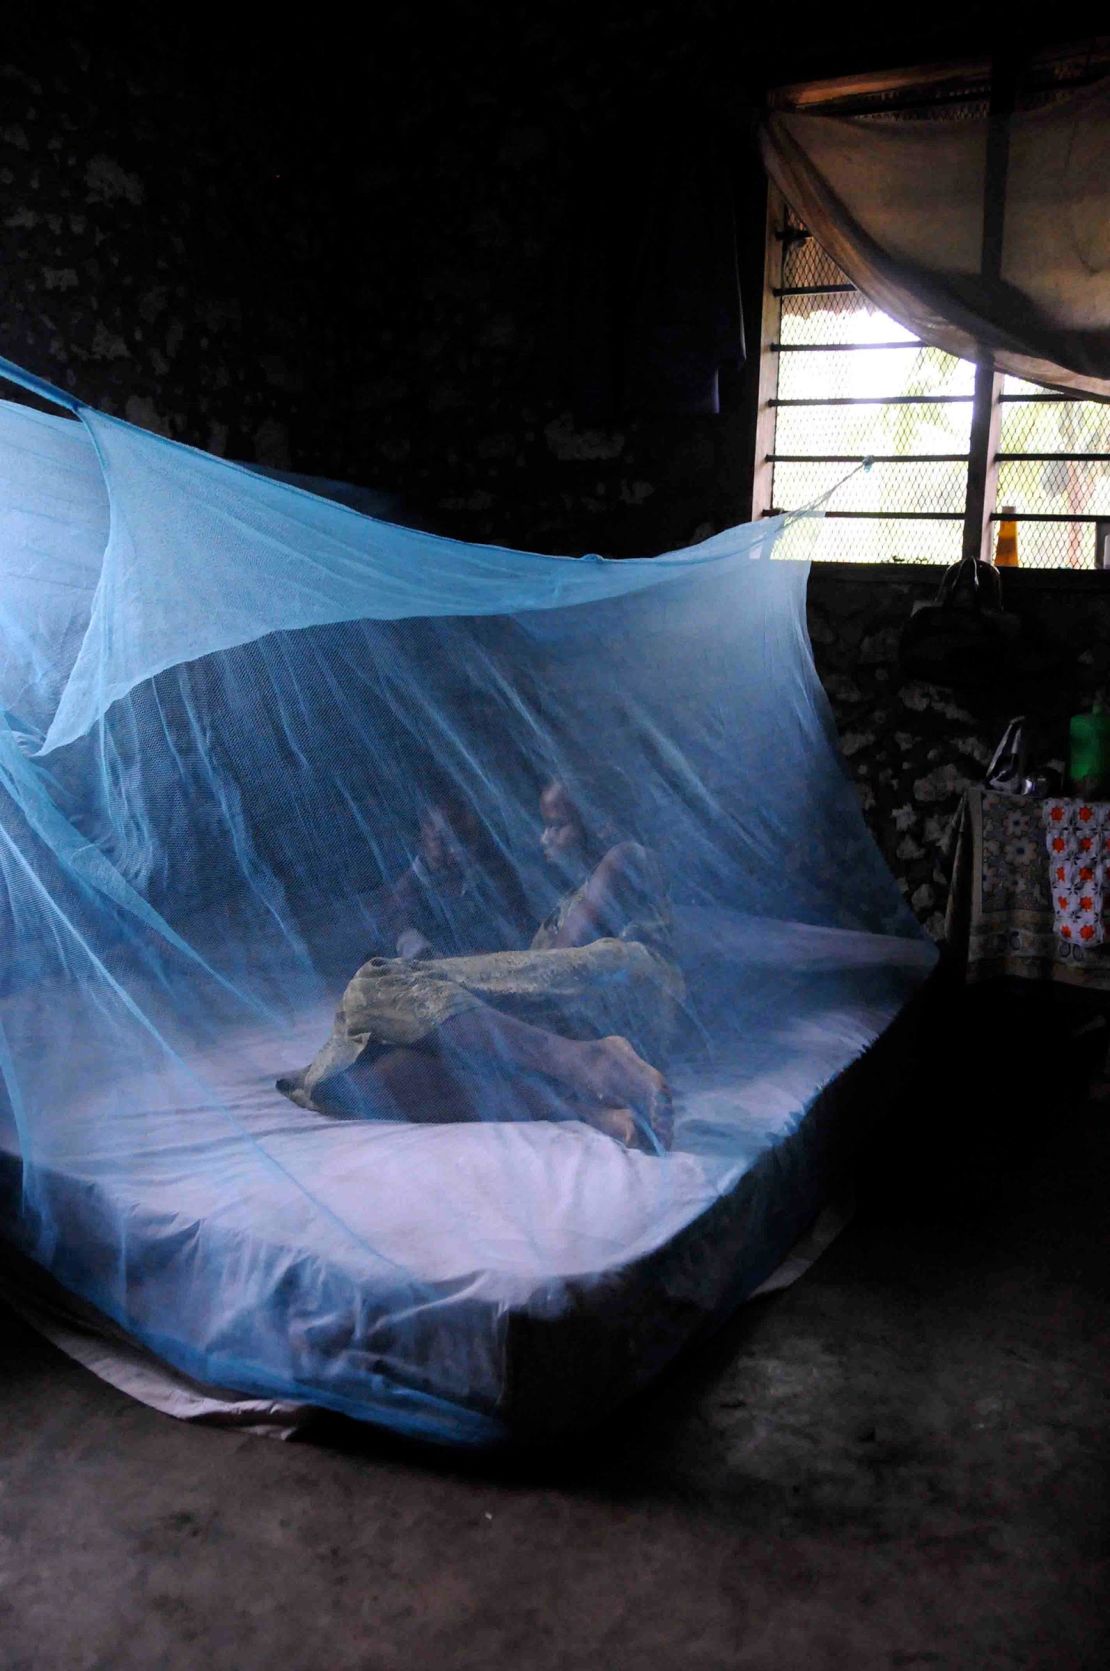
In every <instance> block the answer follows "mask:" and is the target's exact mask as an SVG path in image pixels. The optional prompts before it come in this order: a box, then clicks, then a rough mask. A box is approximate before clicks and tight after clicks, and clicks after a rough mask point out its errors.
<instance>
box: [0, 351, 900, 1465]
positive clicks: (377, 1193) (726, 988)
mask: <svg viewBox="0 0 1110 1671" xmlns="http://www.w3.org/2000/svg"><path fill="white" fill-rule="evenodd" d="M5 375H6V376H9V377H11V378H12V379H13V380H17V381H20V382H23V383H24V384H25V385H26V386H28V387H31V388H35V389H37V390H38V392H39V393H40V394H45V395H46V397H47V398H48V399H55V400H56V401H58V402H59V403H60V404H62V405H66V406H68V407H69V411H68V412H67V413H58V414H56V415H55V414H54V413H50V414H46V413H42V412H40V411H38V410H36V409H33V408H31V407H30V406H28V405H25V404H13V403H8V402H5V403H3V404H2V405H0V874H2V885H0V913H2V920H3V926H4V947H5V955H4V957H3V960H2V963H0V1075H2V1079H0V1084H2V1091H0V1212H2V1214H3V1229H4V1234H5V1236H6V1238H7V1240H8V1241H9V1242H12V1243H14V1244H15V1245H16V1246H17V1247H18V1248H19V1249H20V1250H21V1251H22V1252H23V1253H24V1254H25V1255H29V1256H30V1257H31V1258H32V1259H34V1260H35V1261H37V1262H38V1263H39V1264H40V1265H41V1266H44V1267H45V1268H46V1269H47V1270H48V1271H49V1272H51V1273H52V1274H53V1275H54V1276H55V1277H56V1278H57V1279H58V1280H59V1281H61V1282H62V1283H63V1284H64V1285H65V1286H66V1287H67V1288H68V1289H69V1290H71V1291H72V1292H73V1293H75V1294H77V1295H79V1296H81V1297H83V1299H85V1300H86V1301H88V1302H91V1303H92V1304H93V1305H94V1306H96V1307H97V1308H98V1309H99V1310H100V1311H101V1312H102V1313H103V1314H104V1315H105V1316H106V1317H107V1318H110V1319H112V1320H114V1321H115V1322H116V1323H117V1324H120V1325H122V1326H123V1327H124V1328H125V1329H126V1330H127V1331H128V1333H129V1334H130V1335H131V1336H132V1337H134V1338H135V1339H136V1340H138V1341H140V1342H142V1343H144V1344H145V1345H146V1346H147V1347H149V1348H151V1349H153V1350H154V1351H155V1352H156V1353H158V1354H159V1355H160V1356H162V1357H163V1358H164V1359H166V1360H168V1361H169V1362H170V1363H172V1364H174V1365H176V1366H177V1367H178V1368H179V1369H180V1370H182V1371H184V1372H186V1373H187V1374H189V1375H191V1376H193V1377H196V1378H197V1379H199V1380H201V1381H203V1382H206V1383H211V1384H215V1385H218V1386H225V1387H230V1388H235V1389H240V1390H242V1391H244V1392H246V1393H251V1394H260V1395H265V1396H272V1397H288V1398H297V1399H303V1400H308V1401H310V1402H311V1403H314V1404H317V1405H323V1406H330V1407H332V1408H335V1409H338V1410H341V1411H346V1412H349V1413H351V1414H354V1415H356V1416H360V1417H366V1418H371V1419H374V1420H377V1421H381V1422H384V1423H387V1424H389V1425H392V1426H394V1427H396V1428H399V1429H403V1430H406V1431H411V1432H416V1433H423V1434H433V1435H438V1436H440V1437H446V1438H450V1439H454V1440H479V1441H482V1440H487V1439H491V1438H497V1437H499V1436H503V1434H504V1433H505V1432H506V1431H507V1429H508V1427H509V1426H511V1422H510V1418H509V1415H508V1414H507V1412H509V1411H510V1409H511V1407H512V1405H513V1400H514V1398H517V1397H518V1395H519V1387H516V1386H514V1377H519V1376H521V1375H526V1373H527V1372H526V1371H524V1370H521V1369H520V1368H519V1367H518V1365H519V1362H520V1361H523V1360H521V1359H520V1355H519V1352H518V1351H517V1348H518V1347H519V1345H520V1343H521V1342H522V1341H527V1340H528V1339H530V1338H533V1337H535V1336H536V1335H537V1333H538V1334H543V1332H544V1330H545V1329H546V1328H547V1327H548V1326H549V1325H550V1324H552V1322H553V1321H554V1320H557V1319H559V1318H564V1317H566V1316H567V1315H573V1316H574V1317H575V1318H577V1319H578V1321H579V1323H580V1324H581V1323H582V1320H583V1319H584V1318H586V1317H587V1316H588V1315H593V1313H592V1312H591V1306H594V1307H597V1308H600V1309H601V1310H602V1311H604V1308H605V1307H606V1306H607V1307H608V1314H607V1315H608V1322H607V1325H606V1327H607V1331H608V1333H607V1336H606V1338H607V1339H610V1340H611V1339H613V1338H619V1339H620V1340H621V1341H622V1342H623V1344H622V1345H621V1347H620V1351H619V1352H616V1353H615V1355H614V1352H613V1351H610V1352H609V1355H608V1357H606V1354H605V1352H604V1351H603V1350H602V1349H601V1346H600V1345H599V1344H598V1342H599V1340H600V1334H599V1332H598V1330H597V1329H594V1332H593V1333H592V1334H591V1332H590V1328H589V1327H586V1326H585V1325H584V1324H583V1326H582V1328H581V1329H580V1331H579V1333H578V1335H576V1337H575V1342H576V1343H575V1347H574V1350H573V1353H571V1354H569V1356H568V1355H567V1354H563V1355H561V1356H560V1354H555V1356H554V1357H552V1356H551V1355H549V1356H548V1357H547V1358H546V1359H537V1360H536V1361H537V1362H541V1361H542V1362H544V1363H546V1364H547V1365H548V1366H550V1365H551V1364H552V1363H553V1362H556V1361H558V1362H560V1363H561V1365H562V1370H563V1371H565V1372H566V1374H567V1376H568V1378H569V1379H568V1386H569V1382H570V1380H573V1383H574V1389H575V1390H573V1391H568V1390H566V1388H563V1389H562V1390H559V1389H557V1388H556V1387H555V1386H554V1384H553V1383H552V1382H551V1377H550V1376H549V1375H548V1372H547V1370H545V1371H544V1372H543V1376H542V1377H539V1372H538V1371H536V1372H535V1374H534V1377H533V1378H534V1380H535V1379H537V1378H542V1379H543V1380H544V1382H545V1390H544V1398H545V1399H546V1404H545V1410H546V1414H545V1415H544V1417H543V1418H542V1421H543V1422H544V1423H545V1424H546V1425H549V1426H557V1425H559V1424H560V1422H561V1421H562V1419H563V1416H564V1415H566V1418H567V1420H570V1419H571V1417H572V1415H574V1419H577V1417H578V1416H581V1415H582V1414H583V1413H584V1412H587V1411H590V1410H593V1409H600V1408H601V1407H603V1406H604V1405H606V1404H607V1403H611V1402H612V1401H613V1400H614V1399H615V1398H617V1397H619V1396H620V1395H621V1394H622V1393H623V1392H625V1391H627V1390H629V1389H630V1388H631V1387H632V1386H634V1385H635V1384H637V1382H638V1381H640V1380H642V1379H643V1378H644V1376H645V1375H646V1374H648V1373H650V1372H651V1370H652V1369H654V1368H656V1367H658V1365H659V1363H660V1362H661V1361H662V1360H663V1359H664V1358H665V1357H666V1356H667V1355H668V1354H669V1353H670V1352H671V1351H672V1350H674V1348H675V1346H676V1344H677V1343H678V1341H679V1336H680V1334H681V1333H682V1332H683V1330H685V1332H686V1333H689V1332H690V1331H691V1330H692V1328H693V1327H694V1324H695V1322H696V1321H697V1320H698V1319H700V1318H702V1317H703V1316H707V1315H709V1314H711V1313H713V1312H715V1311H719V1310H720V1308H721V1307H722V1306H723V1305H725V1304H727V1303H731V1302H732V1301H733V1300H735V1298H736V1297H738V1292H739V1290H738V1288H737V1283H736V1281H735V1280H734V1276H733V1275H730V1274H729V1271H728V1270H722V1269H720V1268H718V1265H715V1264H714V1261H713V1260H712V1259H711V1258H710V1256H709V1254H708V1252H707V1251H706V1248H707V1244H706V1242H705V1241H704V1240H702V1241H701V1242H699V1243H698V1244H697V1246H698V1248H699V1249H700V1251H699V1252H698V1253H697V1254H696V1256H695V1255H694V1254H693V1253H692V1252H691V1247H692V1246H693V1244H691V1243H689V1242H688V1241H687V1242H685V1243H684V1242H683V1241H682V1238H683V1236H684V1235H685V1234H686V1233H687V1231H688V1230H689V1228H690V1227H691V1226H692V1225H702V1226H705V1225H707V1224H710V1223H711V1222H713V1220H712V1215H713V1211H714V1208H715V1206H716V1205H717V1204H719V1203H720V1202H721V1201H722V1200H724V1199H726V1198H727V1197H728V1196H729V1192H730V1191H732V1190H733V1189H734V1188H735V1187H736V1185H737V1182H738V1180H741V1179H743V1178H744V1177H745V1176H746V1175H748V1174H750V1173H751V1172H752V1169H753V1167H755V1165H756V1163H757V1161H758V1160H759V1157H760V1156H761V1155H763V1154H764V1153H765V1152H766V1151H767V1150H768V1149H769V1148H770V1147H772V1146H773V1140H777V1139H778V1138H779V1137H781V1136H782V1134H783V1133H784V1132H786V1133H789V1132H790V1131H791V1130H794V1129H795V1128H797V1127H799V1126H800V1123H801V1122H802V1120H803V1116H804V1114H805V1111H806V1108H807V1107H808V1106H809V1104H810V1103H811V1102H812V1099H813V1096H814V1094H815V1092H816V1091H817V1089H818V1088H819V1087H820V1085H821V1084H822V1083H823V1082H824V1081H826V1080H828V1079H829V1078H830V1077H831V1076H832V1075H833V1074H834V1073H835V1071H837V1070H838V1069H839V1068H840V1067H842V1066H843V1065H844V1064H845V1063H846V1062H847V1061H849V1060H851V1059H852V1058H853V1057H854V1056H855V1055H858V1054H860V1053H861V1052H862V1051H863V1050H864V1049H866V1047H867V1045H868V1043H869V1042H870V1041H871V1039H872V1038H873V1037H874V1036H875V1035H876V1033H877V1032H878V1031H879V1030H881V1027H882V1026H883V1025H884V1024H885V1022H886V1021H887V1020H888V1019H889V1018H890V1015H891V1014H893V1013H894V1012H895V1011H896V1009H897V1007H898V1005H899V1004H900V1003H902V1002H903V1001H904V999H905V997H906V995H907V992H908V990H909V988H910V987H911V986H912V984H913V983H915V982H916V981H918V980H920V978H921V975H922V972H923V969H924V967H925V965H926V963H927V958H925V957H924V956H923V954H922V952H921V942H920V935H919V931H918V930H917V928H916V925H915V924H914V922H913V920H912V918H911V917H910V915H909V914H908V912H907V911H906V908H905V906H904V905H903V902H902V900H901V897H900V895H899V893H898V890H897V888H896V887H895V885H894V883H893V881H892V879H891V877H890V875H889V873H888V872H887V871H886V869H885V868H884V866H883V863H882V860H881V858H880V856H879V854H878V852H877V850H876V848H875V847H874V845H873V843H872V841H871V840H870V838H869V836H868V834H867V831H866V829H865V827H864V825H863V823H862V821H861V817H860V813H859V809H858V805H857V801H856V797H855V795H854V793H853V790H852V788H851V786H850V784H849V783H848V781H847V778H846V776H845V774H844V772H843V770H842V768H841V765H840V762H839V760H838V757H837V754H836V751H835V744H834V741H833V733H832V729H831V724H830V717H829V713H828V709H827V706H826V703H825V700H824V697H823V694H822V691H821V689H820V686H819V684H818V682H817V679H816V676H815V673H814V669H813V664H812V660H811V655H810V650H809V643H808V638H807V634H806V627H805V612H804V605H805V593H806V581H807V572H808V571H807V565H806V564H805V563H804V562H797V561H794V562H788V561H777V560H775V559H776V555H777V553H778V552H780V551H781V541H782V538H783V528H782V525H781V523H780V521H778V520H769V521H766V522H763V523H760V524H758V525H750V526H744V527H738V528H734V529H730V530H728V531H727V532H725V533H722V534H719V535H717V536H716V537H714V538H712V539H710V540H707V541H705V542H704V543H702V544H701V545H697V546H694V547H692V548H690V549H688V550H683V551H678V552H671V553H666V554H663V555H660V556H655V557H653V558H650V559H644V560H631V561H620V562H618V561H606V560H603V559H601V558H599V557H594V556H586V557H581V558H578V559H572V558H566V557H553V556H545V555H538V554H534V553H527V552H518V551H510V550H504V549H500V548H496V547H488V546H474V545H468V544H463V543H459V542H455V541H452V540H448V539H443V538H438V537H434V536H431V535H429V534H426V533H423V532H420V531H417V530H414V529H411V528H407V527H401V526H395V525H392V524H390V523H388V522H385V521H383V520H380V519H377V518H375V517H372V516H369V515H366V514H363V512H362V511H360V510H359V509H358V508H357V496H356V503H355V504H352V503H343V502H339V501H338V500H337V499H336V498H335V497H333V496H328V493H327V492H310V491H306V490H304V488H302V487H298V486H295V485H291V484H290V483H288V482H286V481H283V480H280V479H275V478H273V477H272V476H267V475H262V474H259V473H257V472H253V471H251V470H249V469H247V468H243V467H240V466H237V465H234V464H231V463H228V462H226V461H223V460H220V459H217V458H214V457H211V456H209V455H207V454H204V453H202V452H197V451H193V450H191V449H189V448H186V447H183V446H180V445H177V444H174V443H172V442H170V441H168V440H165V439H162V438H160V437H158V436H155V435H151V434H148V433H146V432H144V431H142V430H139V429H136V428H133V427H131V426H129V425H128V424H125V423H122V422H120V421H119V420H117V419H115V418H112V417H108V416H106V415H104V414H102V413H99V412H97V411H94V410H91V409H90V408H88V407H87V406H84V405H79V404H77V403H75V402H73V401H71V400H70V399H69V398H68V397H66V396H63V395H60V394H59V393H58V391H56V390H52V389H50V388H48V387H46V386H44V385H41V384H37V383H36V381H35V379H33V378H29V377H27V376H25V375H24V374H22V373H20V372H19V371H18V370H17V368H14V367H11V366H6V367H5ZM345 497H346V498H347V499H350V498H351V497H352V496H351V494H349V493H348V494H346V495H345ZM845 945H851V946H854V947H857V948H858V947H867V948H871V949H870V950H869V951H868V953H867V955H866V956H856V955H855V954H853V956H852V957H851V958H849V959H848V962H849V963H851V965H852V967H853V968H854V970H855V974H854V975H853V977H852V980H853V982H854V985H852V987H851V992H850V993H848V994H847V996H846V995H845V994H846V989H845V988H844V986H843V981H841V984H840V985H839V986H837V987H836V992H835V994H834V995H833V998H832V999H830V989H829V987H828V980H829V979H831V976H829V974H828V971H829V970H830V969H832V968H833V966H834V965H835V966H836V968H837V969H838V970H840V972H841V975H842V973H843V965H844V959H843V957H842V956H841V954H840V953H839V952H838V953H837V955H836V956H835V957H833V956H832V955H831V953H830V949H829V948H836V947H840V948H843V947H844V946H845ZM875 947H879V948H880V952H879V953H875V951H874V948H875ZM822 960H824V961H822ZM838 960H839V961H838ZM822 970H824V971H825V974H824V976H822ZM892 971H895V973H893V974H892ZM837 978H838V979H840V976H838V977H837ZM823 980H824V982H825V984H824V985H823V984H822V981H823ZM861 1018H862V1019H861ZM772 1039H774V1040H775V1041H776V1042H775V1043H774V1046H773V1048H772V1046H771V1045H770V1043H769V1041H770V1040H772ZM783 1041H786V1042H785V1043H784V1042H783ZM787 1189H788V1192H789V1181H788V1185H787ZM789 1217H790V1215H789V1214H786V1217H785V1218H784V1220H783V1224H784V1225H785V1226H786V1227H787V1228H789V1223H788V1221H789ZM767 1222H768V1224H769V1223H770V1220H768V1221H767ZM764 1232H765V1233H764ZM784 1233H785V1232H784ZM761 1235H762V1240H760V1239H759V1237H757V1238H756V1240H757V1242H758V1244H759V1246H758V1251H757V1254H756V1256H755V1263H754V1264H752V1262H751V1261H749V1263H748V1266H747V1267H746V1277H745V1281H746V1283H747V1286H748V1287H749V1288H750V1286H752V1284H753V1283H754V1282H755V1281H757V1280H760V1279H761V1276H763V1275H766V1269H765V1268H763V1269H760V1268H758V1267H759V1266H760V1263H761V1262H762V1266H764V1267H767V1266H769V1265H770V1264H772V1263H774V1262H775V1259H776V1258H777V1257H780V1256H781V1252H782V1249H781V1246H778V1244H777V1242H776V1237H775V1236H774V1235H772V1234H770V1232H769V1231H768V1230H767V1224H764V1227H763V1232H761ZM778 1240H779V1241H781V1235H780V1236H779V1238H778ZM679 1245H681V1246H682V1247H683V1248H684V1249H685V1251H684V1252H683V1254H682V1258H681V1260H680V1261H679V1262H678V1264H677V1265H676V1264H674V1263H672V1265H671V1266H669V1267H668V1268H667V1274H666V1275H665V1276H664V1277H659V1275H658V1271H659V1267H658V1266H657V1265H653V1263H652V1261H653V1260H654V1259H656V1258H657V1256H658V1255H659V1253H660V1250H661V1249H665V1248H668V1247H672V1248H673V1247H676V1246H679ZM734 1256H735V1248H734V1249H733V1250H732V1253H731V1254H730V1255H729V1257H730V1258H733V1257H734ZM718 1264H719V1262H718ZM635 1273H639V1276H640V1278H641V1279H642V1280H640V1282H639V1287H637V1288H636V1294H637V1295H638V1298H637V1300H636V1306H635V1312H636V1317H637V1319H638V1321H637V1322H636V1324H635V1327H633V1326H632V1323H631V1320H630V1314H626V1312H625V1311H624V1310H622V1308H624V1307H625V1306H626V1302H627V1297H628V1294H629V1292H631V1290H630V1289H629V1288H628V1287H627V1285H626V1284H625V1278H626V1277H627V1278H628V1279H629V1281H631V1277H632V1274H635ZM653 1273H655V1274H654V1275H653ZM653 1283H655V1284H656V1287H657V1288H658V1287H660V1286H661V1287H662V1288H665V1289H666V1291H667V1292H666V1304H668V1305H670V1306H671V1308H672V1311H674V1309H675V1308H676V1307H677V1309H678V1312H680V1313H681V1316H682V1318H683V1319H684V1321H683V1322H682V1324H681V1328H678V1329H677V1331H676V1328H675V1327H671V1328H670V1329H669V1330H668V1329H660V1330H658V1331H655V1330H654V1329H653V1326H652V1310H653V1303H654V1302H653V1297H652V1296H653V1287H652V1284H653ZM660 1304H661V1305H662V1304H663V1300H662V1298H661V1299H660ZM545 1338H546V1337H545ZM591 1342H593V1344H591ZM633 1342H634V1343H635V1344H633ZM595 1347H596V1351H595Z"/></svg>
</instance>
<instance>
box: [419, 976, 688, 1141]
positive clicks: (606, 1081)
mask: <svg viewBox="0 0 1110 1671" xmlns="http://www.w3.org/2000/svg"><path fill="white" fill-rule="evenodd" d="M429 1042H434V1044H435V1047H436V1049H437V1051H438V1052H439V1054H440V1055H441V1057H446V1059H447V1060H448V1061H450V1060H451V1058H452V1057H455V1056H457V1057H459V1058H460V1059H462V1060H465V1061H467V1062H468V1063H470V1064H474V1063H475V1061H476V1060H480V1061H485V1062H489V1063H491V1064H493V1065H494V1066H495V1067H508V1068H511V1069H512V1070H514V1080H513V1088H514V1091H515V1090H516V1088H517V1086H518V1085H520V1084H526V1083H527V1081H526V1080H524V1081H522V1080H521V1079H520V1077H519V1076H520V1075H521V1073H522V1072H523V1074H524V1075H538V1076H540V1077H541V1078H542V1079H544V1080H548V1081H553V1082H554V1083H555V1085H557V1086H558V1087H559V1088H560V1090H561V1092H562V1093H563V1099H569V1102H570V1105H571V1106H570V1107H568V1108H567V1109H566V1113H565V1114H564V1116H563V1117H564V1118H566V1117H567V1116H568V1115H569V1116H570V1117H571V1118H576V1119H586V1120H589V1121H590V1123H591V1124H594V1125H601V1126H602V1127H603V1128H604V1129H606V1130H608V1131H610V1132H611V1133H613V1134H615V1133H616V1132H617V1131H621V1132H623V1131H625V1130H626V1129H629V1128H630V1127H634V1126H635V1124H636V1118H637V1116H638V1117H639V1120H640V1122H642V1123H646V1125H647V1126H648V1127H649V1128H650V1129H651V1130H652V1131H653V1132H654V1133H655V1135H656V1136H657V1137H658V1138H659V1139H660V1141H661V1142H662V1143H663V1144H664V1146H665V1147H666V1146H669V1143H670V1137H671V1121H672V1106H671V1095H670V1090H669V1088H668V1086H667V1082H666V1080H665V1079H664V1077H663V1075H662V1074H661V1073H660V1072H659V1070H658V1069H657V1068H654V1067H652V1065H651V1063H650V1062H646V1061H645V1060H644V1059H643V1057H642V1056H639V1055H637V1053H636V1051H635V1050H633V1048H632V1046H631V1045H630V1044H629V1042H628V1040H627V1039H624V1038H619V1037H610V1038H603V1039H571V1038H565V1037H564V1036H563V1035H562V1034H560V1033H553V1032H549V1031H547V1029H545V1028H543V1027H535V1026H533V1025H532V1024H531V1023H530V1022H527V1021H519V1020H517V1019H516V1017H515V1016H511V1015H505V1014H503V1013H502V1012H501V1011H499V1010H495V1009H491V1008H490V1007H489V1006H488V1005H485V1004H483V1005H480V1006H479V1007H477V1008H475V1009H470V1010H465V1011H463V1012H462V1013H461V1014H459V1015H453V1016H449V1017H448V1018H447V1019H446V1020H445V1021H443V1022H441V1023H440V1025H439V1027H437V1028H436V1031H435V1034H434V1035H433V1039H432V1040H431V1041H429ZM542 1094H543V1093H542V1089H541V1097H542ZM541 1117H543V1118H547V1119H550V1118H552V1115H551V1113H546V1114H544V1115H543V1116H541Z"/></svg>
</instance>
